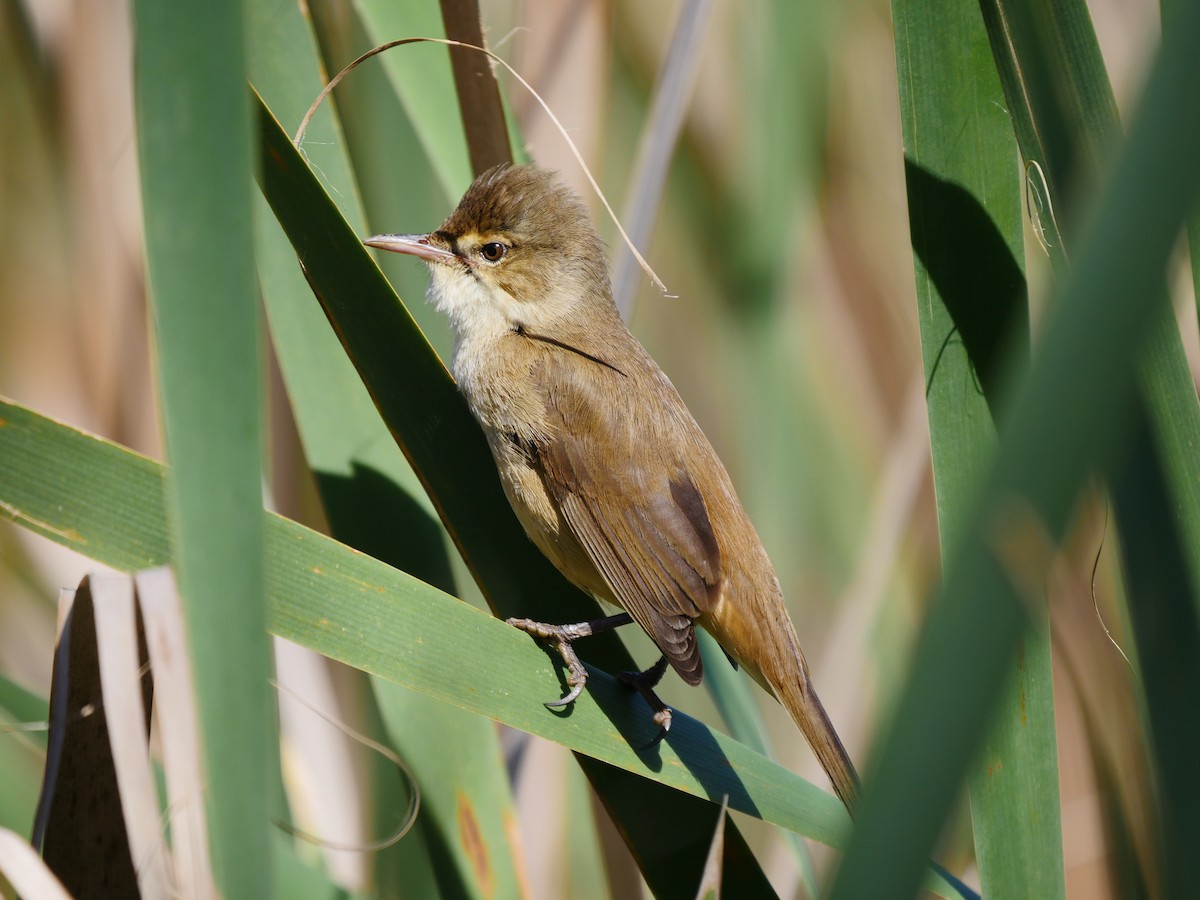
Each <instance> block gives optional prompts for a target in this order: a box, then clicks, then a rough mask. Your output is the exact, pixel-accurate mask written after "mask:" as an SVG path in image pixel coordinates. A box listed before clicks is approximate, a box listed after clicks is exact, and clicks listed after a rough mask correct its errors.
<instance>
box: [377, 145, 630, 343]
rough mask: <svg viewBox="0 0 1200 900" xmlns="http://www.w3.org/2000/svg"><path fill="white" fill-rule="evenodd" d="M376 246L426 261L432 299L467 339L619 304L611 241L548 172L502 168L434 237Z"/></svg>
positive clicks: (400, 237) (548, 327)
mask: <svg viewBox="0 0 1200 900" xmlns="http://www.w3.org/2000/svg"><path fill="white" fill-rule="evenodd" d="M363 243H365V244H366V245H367V246H369V247H378V248H380V249H383V250H392V251H395V252H397V253H407V254H409V255H410V256H416V257H418V258H420V259H422V260H424V261H425V262H426V263H428V265H429V270H430V283H429V296H430V298H431V299H432V300H433V302H434V304H435V305H436V306H437V308H438V309H439V310H440V311H442V312H444V313H446V314H447V315H448V316H449V317H450V321H451V324H452V325H453V327H454V330H455V332H456V333H457V334H458V336H459V338H460V339H467V340H470V339H471V338H475V337H482V338H486V337H491V336H494V335H497V334H500V333H502V332H505V331H513V330H517V329H527V330H530V331H534V332H539V333H543V334H553V332H554V331H555V330H556V326H557V325H559V324H560V323H562V322H563V321H564V320H568V321H569V320H576V321H577V320H578V319H579V317H590V316H594V315H596V314H597V313H600V314H601V315H607V314H608V313H609V312H610V310H612V309H615V308H613V304H612V294H611V289H610V287H609V280H608V262H607V258H606V256H605V252H604V244H603V242H602V241H601V240H600V237H599V236H598V235H597V234H596V229H595V227H594V226H593V224H592V220H591V217H590V216H589V215H588V211H587V208H586V207H585V206H584V205H583V203H582V202H581V201H580V200H579V198H578V197H577V196H576V195H575V194H574V193H573V192H572V191H571V190H570V189H569V188H567V187H565V186H563V185H562V184H559V183H558V182H557V181H555V179H554V177H553V175H552V174H551V173H549V172H546V171H543V170H541V169H538V168H536V167H535V166H508V165H503V166H497V167H495V168H492V169H489V170H488V171H486V172H484V173H483V174H482V175H480V176H479V178H477V179H476V180H475V182H474V183H473V184H472V185H471V186H470V187H469V188H468V189H467V192H466V193H465V194H464V195H463V198H462V200H461V201H460V202H459V204H458V208H457V209H455V210H454V212H452V213H451V214H450V217H449V218H448V219H446V221H445V222H444V223H443V224H442V227H441V228H439V229H438V230H437V231H434V232H431V233H429V234H380V235H376V236H375V237H371V238H368V239H367V240H366V241H364V242H363Z"/></svg>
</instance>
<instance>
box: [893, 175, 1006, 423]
mask: <svg viewBox="0 0 1200 900" xmlns="http://www.w3.org/2000/svg"><path fill="white" fill-rule="evenodd" d="M904 175H905V183H906V185H907V188H908V209H909V222H910V233H911V238H912V245H913V251H914V252H915V253H916V255H917V257H918V258H919V259H920V260H921V264H922V265H923V266H924V267H925V271H926V272H927V273H928V274H929V277H930V279H931V280H932V281H933V284H934V286H935V287H936V288H937V291H938V294H939V295H940V296H941V298H942V300H943V302H944V303H945V305H946V309H947V311H948V312H949V313H950V318H951V319H952V320H953V322H954V332H952V333H950V334H947V335H946V338H945V341H944V342H943V346H942V349H943V350H944V349H945V347H946V346H947V345H948V344H949V343H950V341H951V339H952V338H953V336H954V333H955V332H956V333H957V336H958V337H959V338H960V339H961V340H962V343H963V346H964V347H965V348H966V351H967V356H968V357H969V358H970V360H971V365H972V367H973V368H974V370H975V376H976V379H977V381H978V383H979V384H980V385H981V387H982V389H983V393H984V397H985V398H986V400H987V404H988V409H989V410H991V413H992V419H993V420H996V418H997V413H998V411H999V400H1000V397H999V393H1000V390H1001V388H1002V386H1003V381H1004V376H1005V373H1006V371H1007V367H1009V366H1013V367H1019V368H1021V369H1023V368H1024V367H1025V365H1026V364H1027V362H1028V357H1029V304H1028V301H1027V297H1026V290H1025V276H1024V274H1023V273H1022V271H1021V267H1020V266H1019V265H1018V264H1017V261H1016V259H1014V258H1013V255H1012V251H1011V250H1010V249H1009V247H1008V245H1007V244H1006V243H1005V241H1004V236H1003V235H1002V234H1001V233H1000V230H999V229H998V228H997V227H996V224H995V223H994V222H993V221H992V219H991V217H990V216H989V215H988V212H987V210H985V209H984V208H983V206H982V205H980V203H979V201H978V200H976V199H975V197H974V196H973V195H972V194H971V193H970V192H968V191H967V190H966V189H965V188H963V187H961V186H960V185H957V184H954V183H953V182H950V181H945V180H943V179H941V178H938V177H937V176H936V175H934V174H932V173H931V172H929V171H928V170H926V169H924V168H922V167H921V166H919V165H918V164H916V163H914V162H913V161H912V160H911V159H908V158H905V160H904ZM1014 370H1016V369H1014Z"/></svg>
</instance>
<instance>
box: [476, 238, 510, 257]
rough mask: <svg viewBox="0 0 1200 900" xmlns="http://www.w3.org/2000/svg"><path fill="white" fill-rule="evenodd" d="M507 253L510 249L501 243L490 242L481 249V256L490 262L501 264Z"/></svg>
mask: <svg viewBox="0 0 1200 900" xmlns="http://www.w3.org/2000/svg"><path fill="white" fill-rule="evenodd" d="M507 252H508V248H507V247H506V246H504V245H503V244H502V243H500V242H499V241H489V242H488V243H486V244H484V245H483V246H482V247H480V248H479V255H480V256H482V257H483V258H484V259H486V260H487V261H488V262H500V260H502V259H504V254H505V253H507Z"/></svg>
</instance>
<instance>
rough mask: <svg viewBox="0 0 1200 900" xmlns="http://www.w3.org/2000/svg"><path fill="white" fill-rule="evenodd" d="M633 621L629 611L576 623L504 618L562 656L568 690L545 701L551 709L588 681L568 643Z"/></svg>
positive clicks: (570, 699) (572, 698) (580, 690)
mask: <svg viewBox="0 0 1200 900" xmlns="http://www.w3.org/2000/svg"><path fill="white" fill-rule="evenodd" d="M632 621H633V616H631V615H629V613H617V614H616V615H615V616H607V617H606V618H603V619H595V620H593V621H591V622H577V623H576V624H574V625H547V624H546V623H545V622H534V621H533V620H532V619H508V620H507V622H508V624H509V625H511V626H513V628H519V629H520V630H521V631H524V632H525V633H526V634H531V635H533V636H534V637H535V638H538V639H539V640H543V641H549V642H550V643H551V644H553V645H554V649H555V650H557V651H558V654H559V656H561V657H562V660H563V663H564V664H565V665H566V667H567V686H568V687H570V688H571V690H570V691H569V692H568V693H567V695H566V696H565V697H563V698H562V699H561V700H550V701H548V702H547V703H546V705H547V706H549V707H551V708H554V707H559V706H567V705H568V704H570V703H573V702H574V701H575V698H576V697H578V696H579V695H580V694H581V693H583V686H584V685H585V684H587V669H585V668H584V667H583V663H581V662H580V661H579V657H578V656H577V655H576V654H575V648H574V647H572V646H571V643H572V642H573V641H577V640H579V639H580V638H584V637H590V636H591V635H593V634H600V633H601V632H602V631H612V630H613V629H614V628H620V627H621V626H622V625H628V624H629V623H630V622H632ZM659 677H660V678H661V677H662V673H661V672H660V673H659ZM657 683H658V680H657V679H655V681H654V684H657ZM652 686H653V685H652ZM643 696H644V695H643ZM668 713H669V711H668ZM655 721H657V719H656V720H655Z"/></svg>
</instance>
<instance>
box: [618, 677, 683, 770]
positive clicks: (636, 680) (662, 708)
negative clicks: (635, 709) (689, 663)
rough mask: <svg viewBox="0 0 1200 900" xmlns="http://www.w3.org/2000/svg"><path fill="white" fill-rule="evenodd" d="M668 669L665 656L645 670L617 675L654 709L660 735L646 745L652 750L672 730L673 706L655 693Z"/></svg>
mask: <svg viewBox="0 0 1200 900" xmlns="http://www.w3.org/2000/svg"><path fill="white" fill-rule="evenodd" d="M666 671H667V658H666V657H665V656H663V657H660V658H659V660H658V662H656V663H655V664H654V665H652V666H651V667H650V668H648V669H647V670H646V671H645V672H622V673H621V674H620V675H618V676H617V678H618V679H619V680H620V682H621V684H623V685H625V686H626V687H630V688H633V689H634V690H635V691H637V692H638V693H639V694H641V695H642V699H643V700H645V701H646V702H647V703H649V704H650V708H651V709H652V710H654V724H655V725H657V726H658V735H657V736H656V737H655V738H654V740H652V741H651V742H650V743H649V744H647V745H646V747H645V749H646V750H651V749H653V748H654V747H657V746H658V745H659V744H661V743H662V740H663V738H665V737H666V736H667V732H668V731H670V730H671V707H669V706H667V704H665V703H663V702H662V700H660V699H659V698H658V694H656V693H654V688H655V687H657V686H658V683H659V682H660V681H662V677H663V673H664V672H666Z"/></svg>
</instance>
